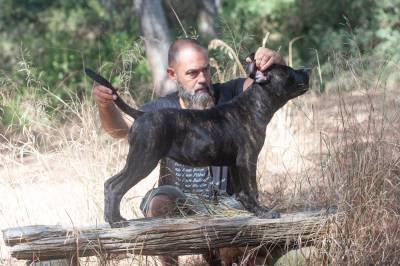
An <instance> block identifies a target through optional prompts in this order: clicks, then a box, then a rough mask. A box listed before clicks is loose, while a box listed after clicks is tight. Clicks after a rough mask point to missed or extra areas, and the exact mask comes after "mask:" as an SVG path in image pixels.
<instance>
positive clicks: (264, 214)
mask: <svg viewBox="0 0 400 266" xmlns="http://www.w3.org/2000/svg"><path fill="white" fill-rule="evenodd" d="M254 214H255V215H256V216H257V217H260V218H264V219H277V218H281V214H280V213H279V212H277V211H274V210H271V209H270V208H267V207H264V206H257V207H255V208H254Z"/></svg>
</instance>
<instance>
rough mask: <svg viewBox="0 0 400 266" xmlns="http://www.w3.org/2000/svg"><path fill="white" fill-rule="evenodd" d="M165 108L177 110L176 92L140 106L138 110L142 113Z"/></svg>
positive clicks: (177, 99)
mask: <svg viewBox="0 0 400 266" xmlns="http://www.w3.org/2000/svg"><path fill="white" fill-rule="evenodd" d="M165 108H179V98H178V93H177V92H173V93H171V94H168V95H166V96H163V97H160V98H158V99H156V100H153V101H151V102H148V103H146V104H144V105H142V106H141V107H140V108H139V110H140V111H142V112H151V111H156V110H160V109H165Z"/></svg>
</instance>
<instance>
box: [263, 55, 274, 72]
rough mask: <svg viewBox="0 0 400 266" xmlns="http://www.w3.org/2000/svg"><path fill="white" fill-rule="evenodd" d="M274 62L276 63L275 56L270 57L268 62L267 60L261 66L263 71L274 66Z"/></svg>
mask: <svg viewBox="0 0 400 266" xmlns="http://www.w3.org/2000/svg"><path fill="white" fill-rule="evenodd" d="M272 64H274V58H273V57H270V58H269V60H268V61H267V62H265V63H264V64H263V65H262V66H261V67H260V70H261V71H265V70H267V69H268V68H269V67H270V66H272Z"/></svg>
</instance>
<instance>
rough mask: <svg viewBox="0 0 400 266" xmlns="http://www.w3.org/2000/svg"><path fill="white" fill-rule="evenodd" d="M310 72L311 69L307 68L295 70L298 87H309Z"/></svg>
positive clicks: (305, 88)
mask: <svg viewBox="0 0 400 266" xmlns="http://www.w3.org/2000/svg"><path fill="white" fill-rule="evenodd" d="M310 72H311V70H310V69H306V68H304V69H298V70H294V72H293V76H294V80H295V83H296V85H297V88H299V89H304V90H307V89H308V85H309V84H308V82H309V77H310Z"/></svg>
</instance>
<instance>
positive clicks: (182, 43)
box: [168, 38, 208, 67]
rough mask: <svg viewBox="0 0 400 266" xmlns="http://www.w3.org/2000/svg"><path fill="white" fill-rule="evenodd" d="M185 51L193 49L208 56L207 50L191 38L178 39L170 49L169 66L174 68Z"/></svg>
mask: <svg viewBox="0 0 400 266" xmlns="http://www.w3.org/2000/svg"><path fill="white" fill-rule="evenodd" d="M185 49H193V50H196V51H199V52H202V53H204V54H205V55H207V56H208V52H207V49H206V48H205V47H204V46H202V45H201V44H200V43H199V42H198V41H197V40H195V39H190V38H184V39H177V40H176V41H174V42H173V43H172V44H171V46H170V47H169V50H168V66H170V67H172V65H173V64H174V63H176V61H177V59H178V56H179V53H180V52H181V51H183V50H185Z"/></svg>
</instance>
